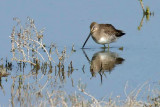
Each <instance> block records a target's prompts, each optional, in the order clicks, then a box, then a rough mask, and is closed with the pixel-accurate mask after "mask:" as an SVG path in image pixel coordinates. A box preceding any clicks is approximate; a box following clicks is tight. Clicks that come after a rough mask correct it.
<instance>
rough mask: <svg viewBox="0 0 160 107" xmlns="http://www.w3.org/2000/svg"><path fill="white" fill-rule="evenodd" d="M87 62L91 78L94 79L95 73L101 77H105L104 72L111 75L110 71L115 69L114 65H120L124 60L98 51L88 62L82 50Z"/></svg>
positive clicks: (112, 53)
mask: <svg viewBox="0 0 160 107" xmlns="http://www.w3.org/2000/svg"><path fill="white" fill-rule="evenodd" d="M83 53H84V54H85V56H86V58H87V60H88V61H89V62H90V72H91V74H92V77H95V76H96V74H97V73H99V74H100V76H101V83H102V76H103V75H104V76H105V72H109V73H111V71H112V70H113V69H114V68H115V66H116V65H118V64H122V63H123V61H124V59H123V58H121V57H119V55H118V54H117V53H115V52H110V51H100V52H97V53H95V54H94V55H93V57H92V60H91V61H90V60H89V58H88V56H87V54H86V53H85V51H84V50H83Z"/></svg>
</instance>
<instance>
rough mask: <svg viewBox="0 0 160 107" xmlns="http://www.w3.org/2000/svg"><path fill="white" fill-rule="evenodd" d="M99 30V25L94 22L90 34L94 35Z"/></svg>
mask: <svg viewBox="0 0 160 107" xmlns="http://www.w3.org/2000/svg"><path fill="white" fill-rule="evenodd" d="M98 28H99V25H98V24H97V23H96V22H92V23H91V25H90V33H91V34H93V33H94V32H95V31H97V30H98Z"/></svg>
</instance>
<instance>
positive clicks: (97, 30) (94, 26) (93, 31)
mask: <svg viewBox="0 0 160 107" xmlns="http://www.w3.org/2000/svg"><path fill="white" fill-rule="evenodd" d="M124 34H125V33H124V32H123V31H122V30H118V29H116V28H115V27H114V26H112V25H111V24H98V23H96V22H92V23H91V25H90V33H89V35H88V37H87V39H86V41H85V42H84V44H83V46H82V48H84V46H85V44H86V43H87V41H88V39H89V37H90V36H91V35H92V38H93V40H94V41H95V42H96V43H98V44H102V45H104V48H105V44H108V49H109V44H110V43H112V42H115V41H116V40H117V39H118V38H119V37H121V36H123V35H124Z"/></svg>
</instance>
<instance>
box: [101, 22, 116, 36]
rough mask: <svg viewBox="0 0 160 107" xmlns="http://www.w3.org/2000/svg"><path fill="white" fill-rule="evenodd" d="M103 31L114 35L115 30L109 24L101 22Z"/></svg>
mask: <svg viewBox="0 0 160 107" xmlns="http://www.w3.org/2000/svg"><path fill="white" fill-rule="evenodd" d="M102 26H103V28H104V32H105V33H106V34H108V35H116V32H117V30H116V29H115V27H114V26H112V25H111V24H103V25H102Z"/></svg>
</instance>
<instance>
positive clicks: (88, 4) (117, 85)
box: [0, 0, 160, 105]
mask: <svg viewBox="0 0 160 107" xmlns="http://www.w3.org/2000/svg"><path fill="white" fill-rule="evenodd" d="M159 4H160V1H157V0H152V1H144V5H145V6H149V7H150V11H151V12H154V16H150V17H149V20H147V18H146V16H145V17H143V12H142V9H141V6H140V3H139V2H138V1H137V0H135V1H125V0H122V1H120V2H117V1H116V0H108V1H106V0H101V1H98V0H97V1H90V0H87V1H86V0H82V1H74V0H69V1H51V0H49V1H42V0H41V1H38V2H37V1H31V0H28V1H20V0H17V1H10V2H8V1H1V4H0V13H1V20H0V23H1V26H0V30H1V32H0V37H1V39H0V49H1V52H0V58H3V59H5V58H7V59H8V60H10V61H11V58H12V53H11V52H10V50H11V43H10V39H9V36H10V35H11V32H12V27H13V25H16V23H15V22H14V21H13V20H12V19H13V17H18V18H20V19H21V21H22V23H25V21H26V18H27V17H28V16H29V17H31V18H33V19H34V20H35V25H36V26H37V29H41V28H45V32H44V43H46V45H47V46H48V45H50V43H51V42H53V43H56V45H57V47H58V48H59V49H60V50H62V49H63V47H64V46H66V48H67V52H68V53H70V50H71V48H72V45H73V44H74V46H75V50H76V52H74V53H73V54H72V55H71V56H70V57H69V58H68V59H67V61H66V62H65V63H66V64H67V65H68V64H70V61H72V64H73V67H74V68H75V69H74V71H73V72H72V73H71V75H69V74H68V75H69V76H67V77H66V78H65V82H63V84H62V85H63V86H61V87H62V89H63V90H65V91H66V92H68V93H73V92H75V91H78V89H77V85H78V83H79V81H80V82H81V83H83V84H85V85H86V86H85V87H86V91H87V92H88V93H90V94H91V95H93V96H95V97H96V98H102V97H104V95H106V96H110V95H112V96H113V97H114V96H118V95H120V96H121V97H122V99H123V98H125V95H124V87H125V85H126V83H127V82H128V85H129V86H128V92H130V90H133V89H135V88H137V86H139V85H142V84H144V83H145V82H149V84H151V85H152V84H154V83H157V82H158V81H159V76H160V72H159V71H160V68H159V65H160V57H159V53H160V32H159V28H160V24H159V23H158V22H160V13H159V10H160V7H159ZM93 21H95V22H97V23H110V24H113V25H114V26H115V27H116V28H118V29H121V30H123V31H124V32H125V33H126V35H124V36H123V37H122V38H120V39H119V40H118V41H117V42H115V43H112V44H110V47H111V48H110V52H107V51H103V49H102V48H101V47H102V46H101V45H98V44H96V43H95V42H94V41H93V40H92V39H91V38H90V39H89V41H88V42H87V44H86V46H85V47H86V48H87V49H84V50H82V49H81V47H82V45H83V43H84V41H85V39H86V38H87V36H88V34H89V26H90V23H91V22H93ZM140 24H141V25H142V26H141V25H140ZM138 28H139V29H140V30H138ZM120 47H123V50H120V49H119V48H120ZM4 62H5V61H4ZM13 63H14V66H13V70H12V73H11V74H12V75H10V76H8V77H5V78H2V79H1V86H3V89H2V88H1V90H0V96H1V97H0V104H1V105H8V102H9V100H10V99H11V86H12V83H13V79H12V76H17V75H22V74H23V72H20V71H18V70H17V68H16V67H17V65H16V63H15V62H13ZM97 71H101V72H99V73H98V72H97ZM29 72H30V66H29V65H28V68H25V74H28V73H29ZM67 73H68V72H67V70H66V72H65V74H67ZM41 75H42V74H41V73H40V74H38V77H37V78H40V77H41ZM31 78H32V79H28V80H25V82H26V83H27V82H31V83H32V82H34V81H35V80H36V79H35V78H36V77H34V76H33V77H31ZM46 80H47V77H44V80H42V81H41V82H40V83H41V84H43V83H45V81H46ZM15 84H18V81H16V82H15ZM37 87H38V86H37ZM48 87H50V86H48ZM151 88H152V87H151ZM4 91H5V92H4Z"/></svg>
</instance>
